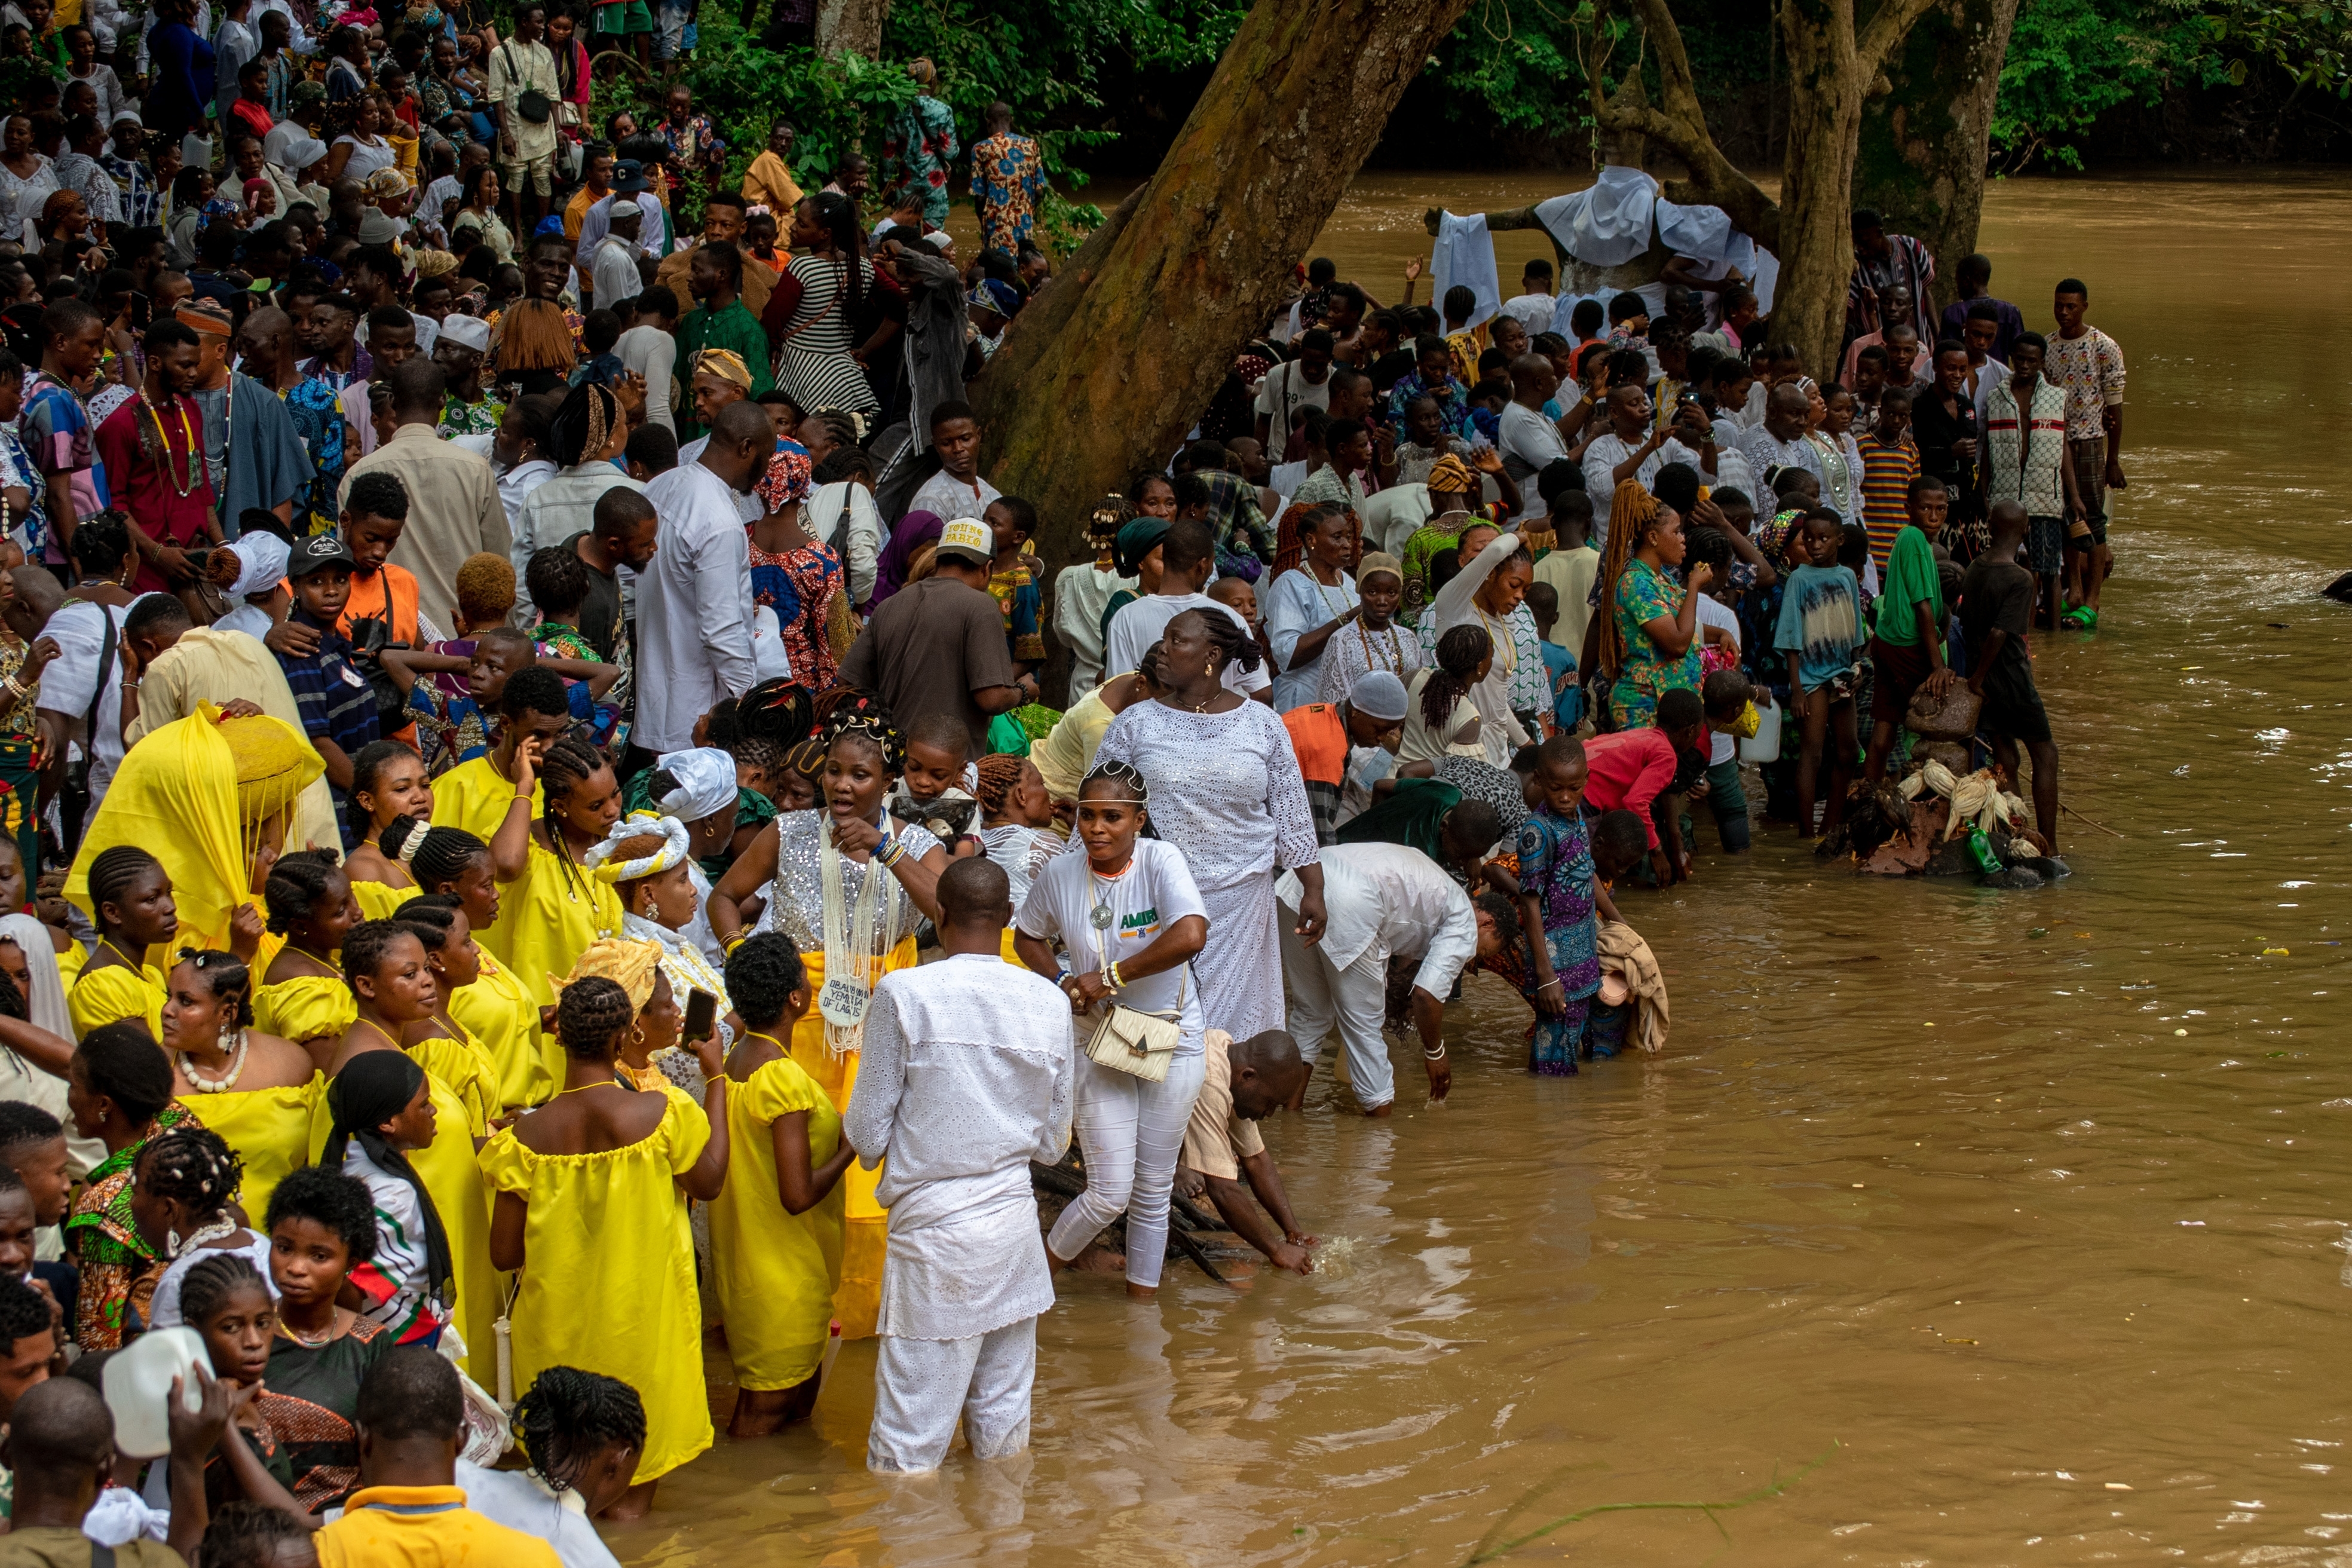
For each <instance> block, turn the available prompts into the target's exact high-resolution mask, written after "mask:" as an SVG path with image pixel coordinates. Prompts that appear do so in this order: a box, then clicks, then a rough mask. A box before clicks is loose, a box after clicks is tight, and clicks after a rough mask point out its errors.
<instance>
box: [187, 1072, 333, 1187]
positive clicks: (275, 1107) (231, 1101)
mask: <svg viewBox="0 0 2352 1568" xmlns="http://www.w3.org/2000/svg"><path fill="white" fill-rule="evenodd" d="M275 1032H276V1031H275V1030H264V1031H263V1033H265V1034H274V1033H275ZM326 1096H327V1079H326V1075H325V1074H323V1073H313V1074H311V1075H310V1082H308V1083H305V1084H300V1085H298V1086H295V1087H293V1088H279V1089H227V1090H225V1091H224V1092H222V1093H219V1094H205V1093H203V1092H201V1091H200V1092H197V1093H194V1094H187V1095H183V1096H181V1097H180V1103H181V1104H182V1105H184V1106H186V1107H187V1108H188V1109H189V1110H193V1111H194V1112H195V1113H196V1116H197V1118H198V1119H199V1120H200V1121H203V1122H204V1124H205V1126H207V1127H209V1128H211V1129H212V1130H213V1131H215V1132H217V1133H219V1134H220V1135H221V1141H222V1142H225V1143H226V1144H227V1145H228V1146H229V1147H230V1148H232V1149H234V1150H236V1157H237V1158H238V1159H239V1160H241V1161H243V1162H244V1163H245V1177H244V1184H243V1185H242V1186H240V1187H239V1188H238V1190H237V1194H236V1201H237V1204H238V1205H239V1206H240V1207H242V1208H243V1209H244V1210H245V1217H246V1223H247V1224H248V1225H249V1226H252V1227H253V1228H254V1229H255V1230H260V1229H262V1228H263V1226H264V1220H263V1217H262V1216H263V1215H267V1214H268V1212H269V1194H272V1193H274V1192H276V1191H277V1190H278V1183H280V1182H282V1181H284V1180H285V1179H286V1178H287V1177H288V1176H289V1174H291V1173H293V1171H294V1169H295V1168H296V1167H297V1166H299V1165H307V1164H309V1163H310V1160H311V1151H310V1127H311V1123H312V1121H314V1120H315V1119H316V1118H317V1116H318V1114H319V1111H320V1107H321V1106H322V1105H323V1104H324V1103H325V1101H326Z"/></svg>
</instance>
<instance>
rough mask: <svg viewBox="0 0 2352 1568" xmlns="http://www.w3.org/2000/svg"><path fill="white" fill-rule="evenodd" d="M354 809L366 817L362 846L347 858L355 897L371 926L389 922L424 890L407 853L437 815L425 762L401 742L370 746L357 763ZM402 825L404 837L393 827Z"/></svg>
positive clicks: (354, 767) (355, 759) (345, 864)
mask: <svg viewBox="0 0 2352 1568" xmlns="http://www.w3.org/2000/svg"><path fill="white" fill-rule="evenodd" d="M352 805H353V806H354V807H356V808H357V809H358V810H359V811H362V812H364V813H366V814H367V826H366V828H365V829H364V830H363V831H362V833H361V834H360V844H359V847H358V848H356V849H353V850H352V852H351V854H349V855H348V856H346V857H344V859H343V869H344V871H345V872H346V873H348V874H349V875H350V877H351V879H352V893H353V894H354V895H355V896H357V898H358V899H359V901H360V908H361V909H362V910H366V911H367V918H368V919H369V920H372V921H383V920H390V919H391V918H392V913H393V911H394V910H396V909H398V908H399V907H400V906H401V905H402V904H403V903H404V902H405V901H406V900H410V899H413V898H415V896H416V895H417V893H418V892H419V891H420V889H418V887H417V885H416V878H415V874H414V873H412V872H411V871H410V870H409V868H408V862H407V859H406V854H408V853H414V852H415V847H416V845H417V844H418V843H419V842H421V840H422V837H423V835H424V832H425V825H426V823H427V822H429V821H430V820H431V818H432V816H433V782H432V779H431V777H430V775H428V774H427V773H425V759H424V758H422V757H420V756H418V755H417V754H416V752H415V748H414V747H411V746H408V745H406V744H404V743H403V742H399V741H370V742H368V743H367V744H366V745H364V746H362V747H361V748H360V751H359V755H357V756H355V757H353V758H352ZM394 823H400V824H402V826H401V830H400V832H399V833H397V834H394V833H393V832H392V831H391V828H392V826H393V825H394Z"/></svg>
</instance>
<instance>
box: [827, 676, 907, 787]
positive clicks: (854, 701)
mask: <svg viewBox="0 0 2352 1568" xmlns="http://www.w3.org/2000/svg"><path fill="white" fill-rule="evenodd" d="M845 737H846V738H848V739H851V740H855V741H858V742H863V743H864V744H866V745H868V746H872V747H874V748H876V749H877V750H878V751H879V752H881V753H882V771H883V772H884V773H888V774H889V775H890V776H891V777H892V778H894V779H895V778H897V777H898V775H899V774H900V773H905V772H906V771H907V738H906V737H905V736H904V735H901V734H900V733H899V732H898V728H897V727H896V726H895V725H893V724H892V723H891V722H890V710H888V709H887V708H885V707H883V706H882V704H881V703H880V702H879V701H877V700H875V699H874V698H871V697H868V696H867V695H866V693H864V692H862V691H852V692H850V693H849V694H848V696H847V697H846V698H845V700H841V701H838V702H836V703H835V705H834V708H833V710H832V712H831V713H829V714H828V715H827V716H826V718H825V721H824V749H825V751H826V752H827V753H830V752H832V751H833V748H834V747H835V746H836V745H838V744H840V742H842V740H843V739H844V738H845Z"/></svg>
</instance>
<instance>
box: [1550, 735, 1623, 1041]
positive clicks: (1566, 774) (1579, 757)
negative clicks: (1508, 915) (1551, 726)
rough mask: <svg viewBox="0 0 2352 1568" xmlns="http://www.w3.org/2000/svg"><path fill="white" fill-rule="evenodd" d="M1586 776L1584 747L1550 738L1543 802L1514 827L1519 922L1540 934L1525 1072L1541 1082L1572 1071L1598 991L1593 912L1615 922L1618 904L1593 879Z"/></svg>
mask: <svg viewBox="0 0 2352 1568" xmlns="http://www.w3.org/2000/svg"><path fill="white" fill-rule="evenodd" d="M1586 776H1587V768H1586V764H1585V760H1584V742H1581V741H1579V740H1577V739H1576V738H1575V737H1573V736H1570V735H1555V736H1553V737H1552V738H1551V739H1550V740H1549V741H1546V742H1544V743H1543V744H1542V745H1541V746H1539V747H1538V748H1537V749H1536V771H1535V783H1536V787H1537V788H1538V789H1539V790H1540V791H1541V792H1542V795H1543V798H1542V799H1541V800H1540V801H1539V802H1538V804H1537V805H1536V808H1535V810H1534V811H1533V812H1531V813H1530V814H1529V815H1528V820H1527V821H1526V823H1525V824H1524V825H1522V826H1520V828H1519V923H1520V925H1521V927H1522V929H1524V930H1525V931H1527V933H1528V936H1529V938H1531V939H1532V938H1533V937H1534V936H1535V935H1536V933H1537V932H1538V931H1540V932H1542V933H1543V935H1542V940H1541V941H1531V942H1530V944H1529V945H1530V948H1531V950H1532V955H1533V957H1534V960H1535V963H1534V965H1533V968H1534V973H1535V994H1534V995H1533V996H1532V997H1531V998H1530V1000H1531V1001H1532V1002H1533V1003H1534V1004H1535V1009H1536V1024H1535V1028H1534V1030H1533V1031H1532V1033H1531V1034H1530V1035H1529V1036H1528V1071H1529V1072H1533V1073H1540V1074H1542V1075H1543V1076H1545V1077H1547V1078H1551V1077H1560V1078H1565V1077H1568V1076H1570V1075H1571V1074H1573V1073H1574V1072H1575V1071H1576V1055H1577V1047H1579V1046H1580V1045H1581V1044H1582V1043H1583V1040H1584V1021H1585V1016H1586V1015H1587V1014H1588V1013H1589V1012H1590V1011H1591V1005H1592V994H1593V993H1594V992H1596V991H1599V990H1600V989H1601V954H1600V952H1599V950H1598V948H1597V947H1596V946H1595V945H1594V937H1595V934H1596V932H1597V930H1598V928H1597V927H1596V926H1595V925H1594V923H1593V919H1592V916H1593V910H1595V909H1598V910H1600V911H1601V913H1602V914H1604V915H1606V916H1607V917H1608V918H1609V919H1611V920H1612V921H1613V920H1615V919H1616V918H1617V906H1616V905H1615V904H1613V903H1612V902H1610V900H1609V894H1608V891H1607V889H1603V888H1601V886H1600V885H1599V884H1598V883H1597V882H1596V881H1595V880H1594V879H1593V859H1592V846H1591V839H1590V838H1589V837H1588V836H1587V834H1586V830H1585V825H1584V813H1583V805H1584V784H1585V779H1586ZM1637 826H1638V819H1637ZM1647 843H1648V840H1647V837H1646V836H1643V837H1636V839H1635V841H1634V846H1633V848H1634V858H1636V859H1639V858H1640V856H1641V852H1642V851H1643V849H1644V848H1645V847H1647ZM1618 869H1619V870H1621V871H1622V869H1623V868H1622V867H1620V868H1618Z"/></svg>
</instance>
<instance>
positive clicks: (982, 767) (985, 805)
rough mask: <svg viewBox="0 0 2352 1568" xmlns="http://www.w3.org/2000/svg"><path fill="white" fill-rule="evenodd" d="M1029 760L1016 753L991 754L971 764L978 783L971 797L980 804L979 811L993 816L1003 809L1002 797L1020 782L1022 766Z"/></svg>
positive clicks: (1011, 791)
mask: <svg viewBox="0 0 2352 1568" xmlns="http://www.w3.org/2000/svg"><path fill="white" fill-rule="evenodd" d="M1028 760H1029V759H1028V758H1026V757H1024V756H1022V755H1021V754H1020V753H1019V752H991V753H989V754H988V755H987V756H984V757H982V758H981V759H980V761H979V762H978V763H974V764H973V766H974V767H975V768H976V769H977V770H978V771H979V773H980V780H979V783H978V784H976V785H975V786H974V787H973V789H972V792H971V796H972V798H973V799H974V800H976V801H978V802H980V809H981V810H982V812H984V813H986V814H987V815H988V816H995V815H996V814H997V813H998V812H1000V811H1003V809H1004V797H1005V796H1006V795H1011V794H1012V793H1013V785H1014V784H1019V783H1020V782H1021V768H1022V764H1023V763H1026V762H1027V761H1028Z"/></svg>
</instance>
